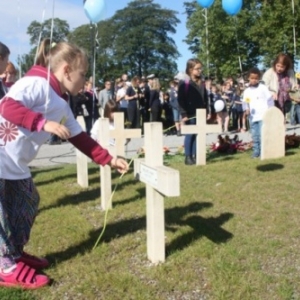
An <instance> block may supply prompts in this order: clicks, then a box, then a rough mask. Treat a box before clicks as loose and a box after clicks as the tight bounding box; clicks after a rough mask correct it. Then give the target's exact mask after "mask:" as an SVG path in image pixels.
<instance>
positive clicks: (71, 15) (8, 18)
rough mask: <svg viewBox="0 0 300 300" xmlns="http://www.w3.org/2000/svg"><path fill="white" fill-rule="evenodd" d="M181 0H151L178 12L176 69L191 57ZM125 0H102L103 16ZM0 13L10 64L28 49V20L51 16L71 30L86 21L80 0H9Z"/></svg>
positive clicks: (126, 0) (0, 36)
mask: <svg viewBox="0 0 300 300" xmlns="http://www.w3.org/2000/svg"><path fill="white" fill-rule="evenodd" d="M184 1H185V0H176V1H174V0H173V1H172V0H155V1H154V2H155V3H157V4H159V5H160V6H161V7H162V8H166V9H171V10H174V11H177V12H178V14H177V18H178V19H179V20H180V21H181V23H179V24H178V25H177V28H176V31H177V32H176V34H174V35H172V38H173V39H174V41H175V43H176V46H177V49H178V51H179V52H180V55H181V56H180V58H179V59H178V60H177V65H178V71H184V70H185V64H186V61H187V60H188V59H189V58H191V57H192V54H191V52H190V51H189V50H188V46H187V45H186V44H185V43H184V42H183V39H185V37H186V35H187V30H186V26H185V23H186V15H185V14H184V6H183V3H184ZM3 2H4V1H3ZM129 2H131V0H106V13H105V17H106V18H109V17H111V16H113V15H114V14H115V12H116V11H117V10H120V9H123V8H125V7H126V6H127V4H128V3H129ZM0 15H1V18H0V28H1V31H0V41H1V42H2V43H4V44H5V45H7V46H8V47H9V49H10V51H11V55H10V60H11V61H12V62H13V63H14V64H17V57H18V56H19V55H22V54H25V53H28V52H29V50H30V48H31V47H30V44H29V36H28V35H27V34H26V31H27V28H28V26H29V25H30V23H31V22H32V21H37V22H39V23H42V22H43V21H45V20H47V19H51V18H52V16H54V17H55V18H59V19H62V20H66V21H67V22H68V24H69V25H70V29H71V30H72V29H74V28H76V27H78V26H80V25H82V24H87V23H89V19H88V18H87V17H86V15H85V13H84V9H83V1H82V0H9V1H5V2H4V3H2V5H0Z"/></svg>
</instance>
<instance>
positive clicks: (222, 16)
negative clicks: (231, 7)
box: [185, 0, 260, 79]
mask: <svg viewBox="0 0 300 300" xmlns="http://www.w3.org/2000/svg"><path fill="white" fill-rule="evenodd" d="M255 2H257V1H255V0H245V1H244V6H243V10H242V11H241V12H240V13H239V14H238V16H229V15H228V14H227V13H226V12H225V11H224V10H223V9H222V5H221V0H215V3H214V5H213V6H211V7H210V8H209V9H208V10H207V32H208V34H207V33H206V18H205V16H206V15H205V10H203V9H202V8H201V7H200V6H199V5H198V4H197V2H195V1H193V2H186V3H185V8H186V13H187V15H188V21H187V28H188V30H189V33H188V36H187V38H186V42H187V44H188V45H189V48H190V50H191V51H192V52H193V53H195V55H196V56H197V57H198V58H199V59H200V60H201V61H202V62H203V64H204V69H205V74H206V75H208V74H210V75H213V76H215V77H217V78H219V79H222V78H223V77H226V76H229V75H235V74H239V73H241V72H244V71H246V70H247V69H248V68H249V67H251V66H254V65H256V64H258V62H259V57H260V56H259V48H258V44H257V43H256V42H254V41H253V40H252V39H251V38H249V32H248V30H246V28H250V27H251V26H253V24H254V22H255V17H254V16H253V14H252V5H253V3H255ZM207 45H208V49H207ZM207 62H209V70H208V68H207V67H208V66H207Z"/></svg>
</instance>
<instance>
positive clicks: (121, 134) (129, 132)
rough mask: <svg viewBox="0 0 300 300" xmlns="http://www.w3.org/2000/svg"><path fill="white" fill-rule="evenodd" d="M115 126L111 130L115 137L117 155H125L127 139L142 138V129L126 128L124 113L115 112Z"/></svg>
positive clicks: (112, 135)
mask: <svg viewBox="0 0 300 300" xmlns="http://www.w3.org/2000/svg"><path fill="white" fill-rule="evenodd" d="M114 128H115V129H112V130H111V131H110V137H111V138H114V139H115V148H116V150H115V151H116V152H115V153H116V155H118V156H122V157H125V144H126V142H127V139H131V138H140V137H141V136H142V131H141V129H125V128H124V113H123V112H115V113H114Z"/></svg>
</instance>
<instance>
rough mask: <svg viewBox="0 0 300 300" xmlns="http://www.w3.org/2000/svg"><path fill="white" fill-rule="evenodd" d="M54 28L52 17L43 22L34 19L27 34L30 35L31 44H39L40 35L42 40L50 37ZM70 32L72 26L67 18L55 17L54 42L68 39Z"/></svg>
mask: <svg viewBox="0 0 300 300" xmlns="http://www.w3.org/2000/svg"><path fill="white" fill-rule="evenodd" d="M51 28H52V19H48V20H46V21H44V22H43V23H39V22H37V21H33V22H31V23H30V25H29V26H28V28H27V34H28V35H29V36H30V44H31V45H35V46H37V44H38V42H39V37H40V35H41V40H43V39H45V38H50V36H51V30H52V29H51ZM69 32H70V26H69V24H68V23H67V21H65V20H61V19H58V18H55V19H53V31H52V34H53V38H52V40H53V42H56V43H57V42H60V41H65V40H67V36H68V34H69Z"/></svg>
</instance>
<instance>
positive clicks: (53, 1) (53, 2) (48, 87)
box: [44, 0, 55, 119]
mask: <svg viewBox="0 0 300 300" xmlns="http://www.w3.org/2000/svg"><path fill="white" fill-rule="evenodd" d="M54 11H55V0H52V19H51V30H50V48H51V45H52V41H53V30H54ZM50 62H51V55H49V63H48V70H47V83H48V84H47V92H46V104H45V116H44V118H45V119H47V110H48V105H49V102H50V100H49V99H50V97H49V96H50V71H51V70H50V65H51V63H50Z"/></svg>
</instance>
